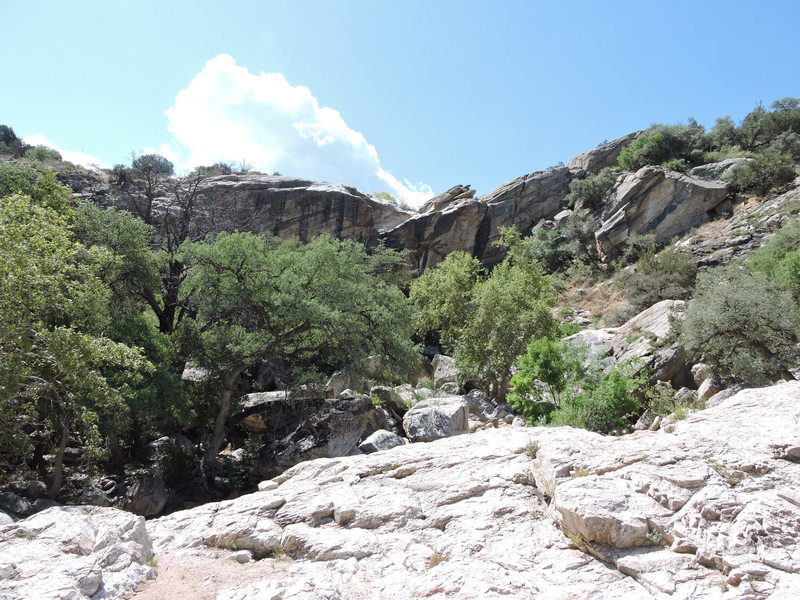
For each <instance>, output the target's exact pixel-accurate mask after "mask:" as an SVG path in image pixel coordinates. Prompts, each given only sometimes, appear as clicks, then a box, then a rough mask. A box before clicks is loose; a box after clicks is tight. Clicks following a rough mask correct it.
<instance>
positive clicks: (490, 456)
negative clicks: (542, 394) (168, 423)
mask: <svg viewBox="0 0 800 600" xmlns="http://www.w3.org/2000/svg"><path fill="white" fill-rule="evenodd" d="M798 481H800V382H791V383H783V384H780V385H776V386H773V387H769V388H762V389H749V390H745V391H742V392H739V393H738V394H736V395H735V396H733V397H731V398H728V399H727V400H725V401H723V402H722V403H721V404H720V405H719V406H717V407H715V408H713V409H708V410H705V411H701V412H698V413H695V414H693V415H691V416H689V417H688V418H687V419H685V420H684V421H679V422H678V423H677V424H676V425H675V426H674V430H673V432H672V433H666V432H663V431H660V432H650V431H641V432H636V433H634V434H631V435H626V436H622V437H607V436H601V435H599V434H595V433H591V432H588V431H583V430H575V429H572V428H568V427H554V428H550V427H548V428H531V427H514V428H504V429H488V430H483V431H479V432H477V433H475V434H473V435H462V436H457V437H451V438H446V439H441V440H437V441H436V442H433V443H429V444H410V445H404V446H400V447H397V448H393V449H391V450H388V451H385V452H379V453H376V454H371V455H368V456H358V457H347V458H336V459H322V460H315V461H310V462H305V463H302V464H300V465H297V466H296V467H294V468H293V469H291V470H289V471H287V472H286V473H284V474H283V475H281V476H279V477H277V478H276V479H275V480H273V481H271V482H265V483H264V484H263V485H262V486H261V487H262V490H263V491H260V492H258V493H255V494H250V495H248V496H243V497H241V498H238V499H236V500H233V501H226V502H221V503H216V504H208V505H204V506H201V507H198V508H195V509H192V510H188V511H182V512H178V513H174V514H172V515H169V516H167V517H162V518H160V519H157V520H154V521H150V522H149V523H148V527H149V530H150V533H151V535H152V537H153V539H154V542H155V547H156V550H157V552H159V553H172V552H183V553H192V552H194V553H197V552H202V550H203V548H206V547H211V548H228V549H234V548H236V549H241V548H247V549H250V550H251V551H252V552H253V553H254V555H256V556H270V555H272V554H273V551H274V549H275V548H280V549H281V551H282V552H285V553H287V554H288V555H290V556H291V557H293V558H294V559H295V562H294V563H293V564H292V565H291V567H290V568H289V571H288V573H287V575H286V577H285V578H284V579H282V580H280V581H275V580H273V581H268V580H265V581H263V582H262V583H260V584H253V585H252V586H244V587H241V586H239V587H238V589H229V590H228V591H224V592H222V595H221V597H230V598H238V599H240V600H247V599H251V598H252V599H255V598H263V597H265V596H263V595H259V593H264V590H266V589H269V590H270V593H271V594H272V595H269V596H267V597H271V598H278V599H280V598H302V599H311V598H342V599H350V598H364V597H366V598H371V597H376V598H377V597H391V598H415V597H434V598H440V597H441V598H445V597H449V598H500V597H512V598H539V597H541V598H545V597H546V598H599V599H603V598H609V599H611V598H614V599H618V598H629V599H631V600H634V599H635V600H643V599H644V600H646V599H656V598H657V599H661V598H666V597H669V598H672V599H676V600H678V599H686V600H688V599H712V598H719V599H720V600H723V599H724V600H733V599H734V598H741V599H744V598H759V597H766V596H768V595H769V594H772V596H771V597H772V598H784V599H788V598H792V597H795V595H796V593H797V591H798V590H800V523H799V522H798V514H800V487H799V486H798V483H797V482H798ZM595 557H597V558H595ZM187 559H188V557H187ZM598 559H599V560H598ZM378 574H379V575H378ZM232 586H233V588H237V586H236V584H232ZM793 594H795V595H793Z"/></svg>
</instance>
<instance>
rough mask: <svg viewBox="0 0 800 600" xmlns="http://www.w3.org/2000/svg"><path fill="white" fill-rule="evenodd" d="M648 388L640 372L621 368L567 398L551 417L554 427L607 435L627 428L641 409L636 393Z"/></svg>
mask: <svg viewBox="0 0 800 600" xmlns="http://www.w3.org/2000/svg"><path fill="white" fill-rule="evenodd" d="M646 385H647V377H646V376H645V375H644V374H643V373H638V374H637V373H635V369H634V367H633V366H631V365H621V366H619V367H617V368H615V369H614V370H612V371H611V372H610V373H608V374H607V375H600V376H599V378H598V380H597V383H596V384H594V385H592V386H590V387H588V389H586V390H585V391H583V392H580V393H578V394H575V395H572V396H568V397H567V398H566V400H565V402H564V403H563V405H562V406H561V407H560V408H558V409H557V410H555V411H554V412H553V413H552V414H551V415H550V417H551V420H552V423H553V424H554V425H570V426H572V427H580V428H582V429H589V430H591V431H598V432H601V433H608V432H610V431H612V430H613V429H617V428H621V427H627V426H629V425H630V422H631V420H632V418H633V417H635V416H636V415H637V414H638V413H639V411H640V410H641V402H640V401H639V399H638V397H637V393H638V392H639V391H640V390H641V389H642V388H644V387H645V386H646Z"/></svg>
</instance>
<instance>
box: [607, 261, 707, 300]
mask: <svg viewBox="0 0 800 600" xmlns="http://www.w3.org/2000/svg"><path fill="white" fill-rule="evenodd" d="M696 279H697V265H696V264H695V262H694V259H693V258H692V255H691V254H690V253H689V252H686V251H684V250H679V249H676V248H667V249H666V250H664V251H662V252H659V253H656V251H655V249H654V248H650V249H648V250H646V251H645V253H644V254H643V255H642V257H641V258H640V259H639V261H638V262H637V263H636V267H635V269H634V270H633V271H630V272H623V273H622V274H621V275H620V278H619V282H620V284H621V286H622V288H623V289H624V290H625V294H626V297H627V299H628V302H629V303H630V304H631V306H632V307H633V308H634V310H636V312H639V311H641V310H643V309H645V308H648V307H649V306H652V305H653V304H655V303H656V302H660V301H661V300H684V299H686V298H688V297H689V296H690V295H691V293H692V290H693V289H694V285H695V280H696Z"/></svg>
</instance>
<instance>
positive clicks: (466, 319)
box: [411, 228, 555, 400]
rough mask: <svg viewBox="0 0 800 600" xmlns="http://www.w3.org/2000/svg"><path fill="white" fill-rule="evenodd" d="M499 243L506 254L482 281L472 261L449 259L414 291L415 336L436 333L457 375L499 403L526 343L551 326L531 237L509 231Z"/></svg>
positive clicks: (548, 295) (546, 288)
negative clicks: (450, 353)
mask: <svg viewBox="0 0 800 600" xmlns="http://www.w3.org/2000/svg"><path fill="white" fill-rule="evenodd" d="M501 243H502V244H503V245H506V246H508V247H509V251H508V255H507V256H506V259H505V260H504V261H503V262H502V263H501V264H500V265H498V266H497V267H495V269H494V270H493V271H492V273H491V275H490V276H489V277H482V276H481V274H480V270H479V264H478V262H477V260H475V259H473V258H471V257H470V256H468V255H466V254H464V253H453V254H451V255H449V256H448V257H447V259H445V260H444V261H442V263H440V264H439V265H437V266H436V267H435V268H434V269H431V270H430V271H426V272H425V274H424V275H422V276H421V277H420V278H419V279H417V280H416V281H415V282H413V283H412V286H411V299H412V302H413V303H414V306H415V309H416V314H415V325H416V327H417V331H418V332H419V333H421V334H425V333H426V332H428V331H431V330H438V331H440V332H441V336H442V341H443V343H444V344H445V345H447V346H448V347H450V348H452V349H453V356H454V358H455V359H456V363H457V364H458V366H459V368H460V369H461V370H462V372H464V373H465V374H466V375H467V376H468V377H470V378H473V379H475V380H476V381H477V382H478V383H479V384H480V385H481V387H482V388H483V389H484V390H486V391H487V392H488V393H489V394H490V395H491V396H492V397H494V398H497V399H499V400H503V399H505V396H506V392H507V390H508V382H509V379H510V377H511V367H512V366H513V365H514V361H515V360H516V359H517V357H518V356H520V355H521V354H522V353H523V352H525V348H526V345H527V343H528V342H529V341H530V340H531V339H533V338H536V337H545V336H548V335H550V334H551V333H552V332H553V331H554V328H555V323H554V320H553V318H552V317H551V316H550V311H549V308H550V306H552V304H553V301H554V292H553V289H552V286H551V285H550V282H549V281H548V279H547V277H546V276H545V274H544V271H543V270H542V268H541V266H540V265H539V263H538V262H537V261H536V260H535V258H533V256H534V248H533V246H532V242H531V240H530V238H528V239H525V240H523V239H522V238H521V237H520V235H519V234H518V233H517V232H516V231H515V230H514V229H512V228H507V229H505V230H503V232H502V242H501Z"/></svg>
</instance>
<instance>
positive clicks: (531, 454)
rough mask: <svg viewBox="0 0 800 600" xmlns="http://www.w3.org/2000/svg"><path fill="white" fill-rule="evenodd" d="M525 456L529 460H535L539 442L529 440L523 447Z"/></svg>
mask: <svg viewBox="0 0 800 600" xmlns="http://www.w3.org/2000/svg"><path fill="white" fill-rule="evenodd" d="M525 454H527V455H528V458H530V459H531V460H533V459H535V458H536V456H537V455H538V454H539V442H536V441H534V440H531V441H529V442H528V444H527V445H526V446H525Z"/></svg>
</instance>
